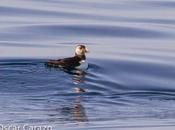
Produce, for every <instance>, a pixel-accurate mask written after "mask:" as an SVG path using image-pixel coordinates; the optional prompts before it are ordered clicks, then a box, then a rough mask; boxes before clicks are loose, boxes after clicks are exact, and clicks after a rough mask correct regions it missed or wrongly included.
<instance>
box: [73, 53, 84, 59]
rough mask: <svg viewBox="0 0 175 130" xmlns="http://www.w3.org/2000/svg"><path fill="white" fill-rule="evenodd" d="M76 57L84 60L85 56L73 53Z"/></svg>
mask: <svg viewBox="0 0 175 130" xmlns="http://www.w3.org/2000/svg"><path fill="white" fill-rule="evenodd" d="M75 56H76V57H79V58H80V59H81V60H86V56H85V55H78V54H76V53H75Z"/></svg>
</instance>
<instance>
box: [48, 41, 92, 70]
mask: <svg viewBox="0 0 175 130" xmlns="http://www.w3.org/2000/svg"><path fill="white" fill-rule="evenodd" d="M88 52H89V49H88V48H87V47H86V46H85V45H82V44H79V45H77V46H76V48H75V55H74V56H73V57H69V58H63V59H58V60H49V61H48V62H47V63H46V65H47V66H49V67H59V68H64V69H69V70H70V69H81V70H86V69H88V62H87V59H86V53H88Z"/></svg>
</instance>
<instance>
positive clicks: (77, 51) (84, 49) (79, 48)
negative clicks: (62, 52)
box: [75, 45, 89, 56]
mask: <svg viewBox="0 0 175 130" xmlns="http://www.w3.org/2000/svg"><path fill="white" fill-rule="evenodd" d="M88 52H89V50H88V48H87V47H86V46H85V45H77V46H76V49H75V55H78V56H83V55H85V53H88Z"/></svg>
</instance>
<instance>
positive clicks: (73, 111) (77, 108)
mask: <svg viewBox="0 0 175 130" xmlns="http://www.w3.org/2000/svg"><path fill="white" fill-rule="evenodd" d="M57 69H58V68H57ZM59 69H60V68H59ZM61 70H63V71H64V72H66V73H68V74H70V75H72V82H73V84H74V85H75V86H74V90H75V92H76V93H78V94H81V93H84V92H87V90H86V89H84V88H82V87H81V84H83V83H84V82H85V76H86V75H87V72H86V71H83V70H80V69H74V70H68V69H64V68H61ZM70 105H71V106H69V107H62V109H61V113H62V114H63V115H67V116H68V115H69V116H68V117H73V120H74V121H77V122H87V121H88V117H87V115H86V109H85V107H84V106H83V95H82V94H81V95H76V97H75V100H74V101H73V104H72V103H70ZM66 120H67V119H66ZM70 120H71V119H70Z"/></svg>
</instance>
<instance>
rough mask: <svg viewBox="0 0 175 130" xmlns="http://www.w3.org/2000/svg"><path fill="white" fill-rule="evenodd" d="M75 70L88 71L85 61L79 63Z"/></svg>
mask: <svg viewBox="0 0 175 130" xmlns="http://www.w3.org/2000/svg"><path fill="white" fill-rule="evenodd" d="M76 68H77V69H82V70H85V69H88V62H87V61H86V60H82V61H80V65H79V66H77V67H76Z"/></svg>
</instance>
